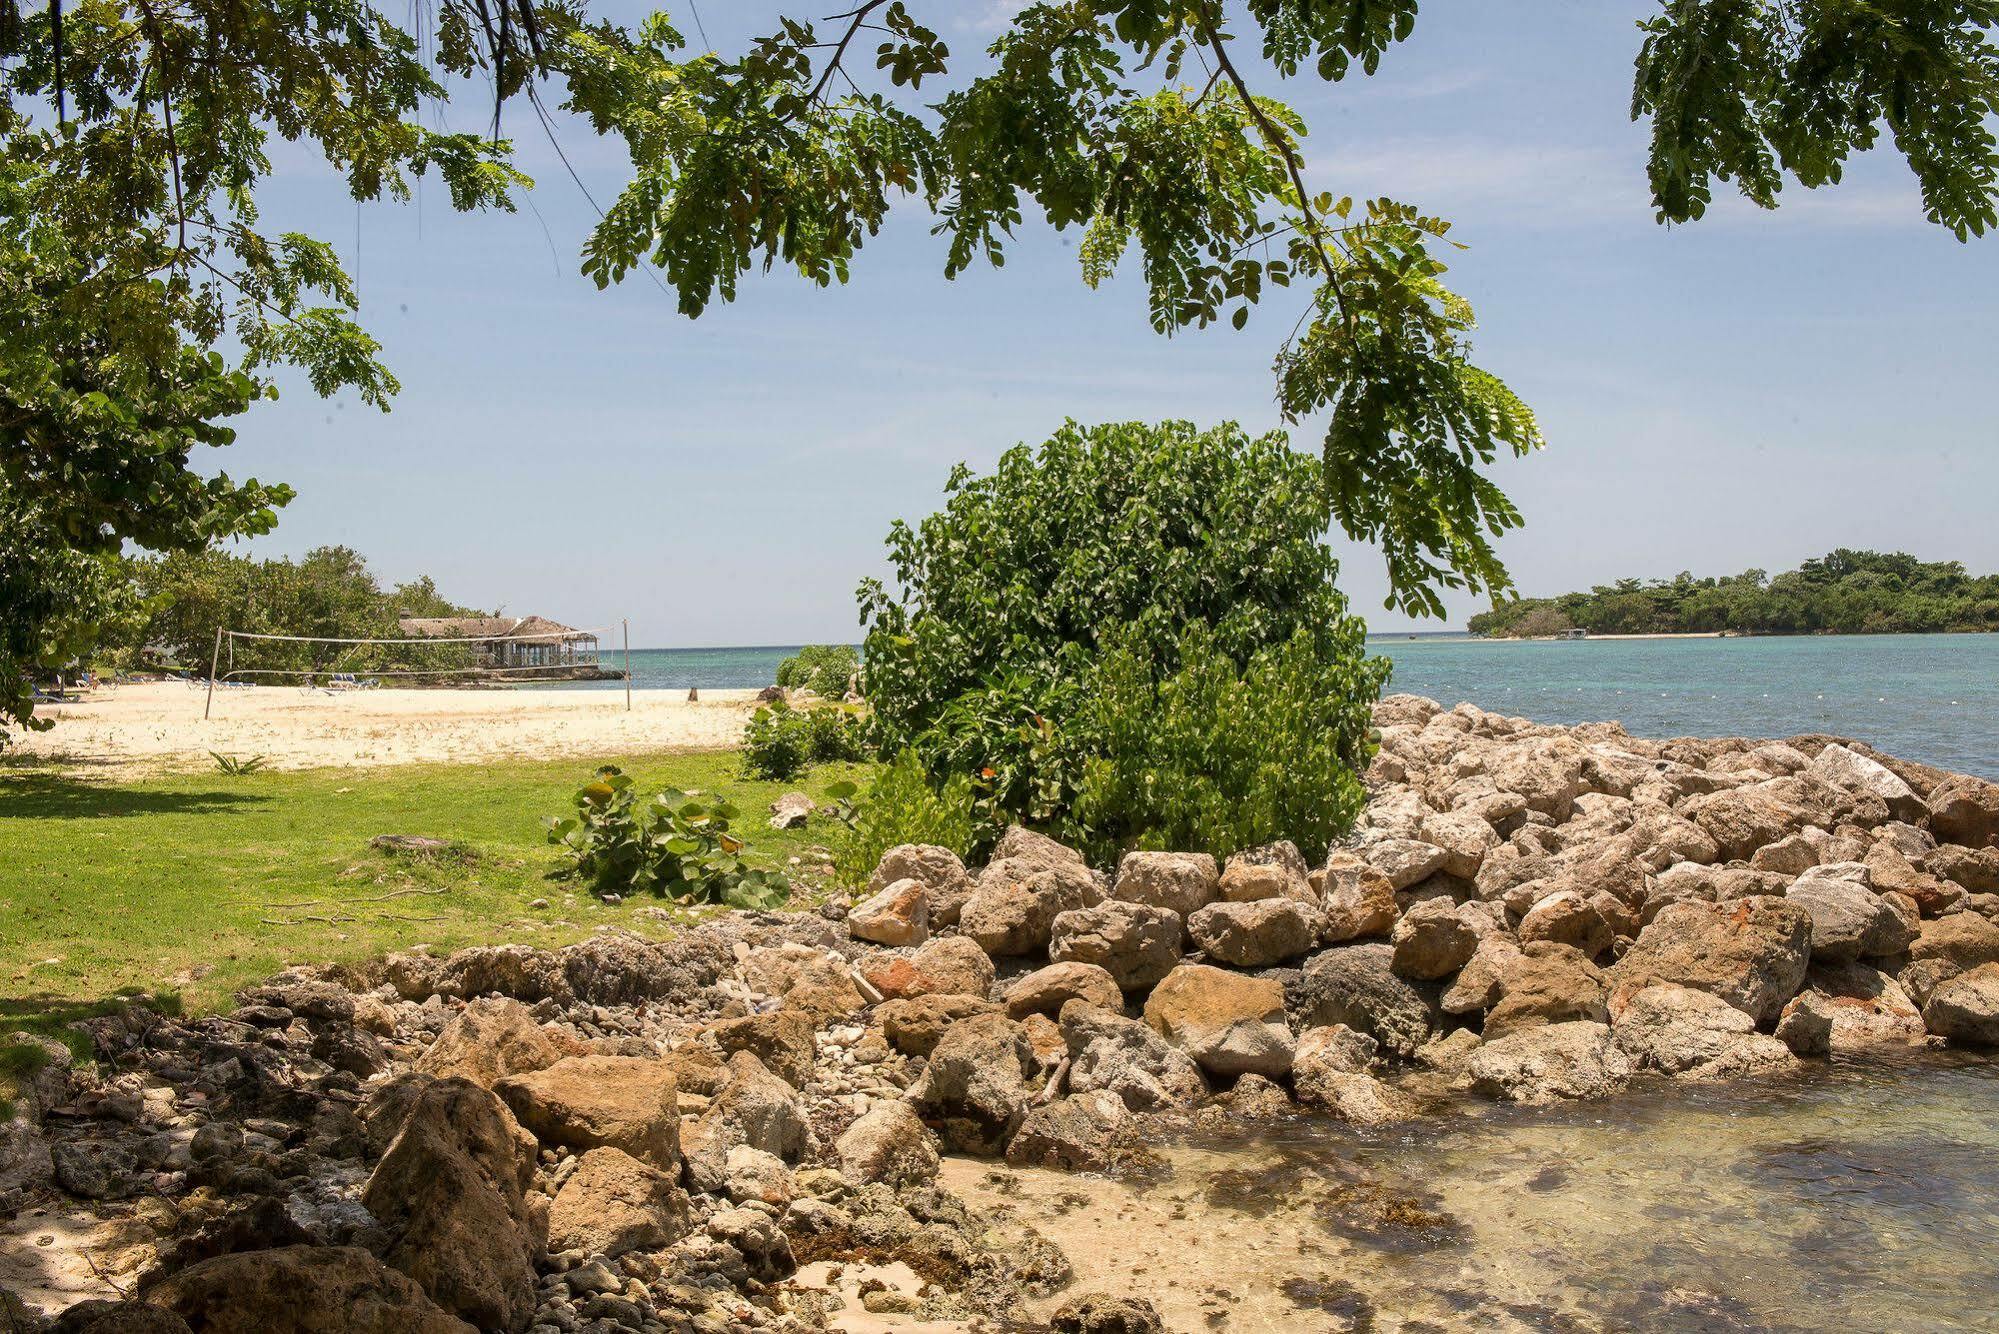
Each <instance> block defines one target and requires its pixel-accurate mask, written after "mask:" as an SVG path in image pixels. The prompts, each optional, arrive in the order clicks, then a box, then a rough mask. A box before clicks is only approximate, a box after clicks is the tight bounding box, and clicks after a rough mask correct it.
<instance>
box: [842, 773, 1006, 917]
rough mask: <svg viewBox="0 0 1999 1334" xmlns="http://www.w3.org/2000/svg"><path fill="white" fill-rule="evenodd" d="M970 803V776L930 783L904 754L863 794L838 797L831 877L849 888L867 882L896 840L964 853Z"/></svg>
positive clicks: (970, 834)
mask: <svg viewBox="0 0 1999 1334" xmlns="http://www.w3.org/2000/svg"><path fill="white" fill-rule="evenodd" d="M848 802H851V805H849V804H848ZM972 806H973V796H972V782H971V779H970V777H969V776H963V775H961V776H959V777H955V778H951V779H949V780H947V781H945V782H943V783H941V784H935V785H933V784H932V782H931V781H930V776H929V775H928V774H926V773H925V772H924V770H923V762H922V761H921V760H920V759H918V758H917V756H916V755H915V753H914V752H911V751H905V752H903V754H902V755H901V756H899V757H898V758H897V759H896V761H895V763H893V764H890V765H888V766H887V767H885V768H883V769H882V770H881V771H880V772H879V773H877V775H876V776H875V782H874V786H873V787H872V788H871V789H869V791H868V793H867V795H866V796H865V797H862V798H860V799H859V800H858V801H854V800H852V798H851V796H850V797H849V798H847V799H846V800H843V801H842V803H841V813H842V819H843V820H844V821H845V823H846V825H847V834H846V837H845V838H844V839H842V840H841V843H840V846H839V848H838V849H837V850H836V851H835V853H834V856H833V876H834V879H835V880H836V881H838V882H839V883H840V884H842V885H845V886H848V887H849V888H858V887H860V886H861V885H864V884H866V883H867V880H868V877H869V876H871V875H873V874H874V870H875V866H876V865H877V864H878V863H880V861H881V859H882V854H883V853H885V852H887V851H888V850H889V849H890V848H892V847H894V846H896V845H897V844H898V843H935V844H936V845H937V846H939V847H944V848H949V849H951V850H952V851H953V852H955V853H957V854H958V855H959V856H961V857H962V856H965V855H966V854H967V853H969V852H970V851H971V849H972V844H973V839H974V835H975V831H976V828H977V823H976V820H975V817H974V815H973V810H972Z"/></svg>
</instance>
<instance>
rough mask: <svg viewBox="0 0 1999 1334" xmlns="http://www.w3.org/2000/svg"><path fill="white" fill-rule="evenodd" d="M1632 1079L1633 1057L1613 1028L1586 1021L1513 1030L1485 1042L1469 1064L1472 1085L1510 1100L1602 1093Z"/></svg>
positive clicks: (1467, 1072) (1468, 1078) (1467, 1077)
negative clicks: (1616, 1038) (1614, 1036)
mask: <svg viewBox="0 0 1999 1334" xmlns="http://www.w3.org/2000/svg"><path fill="white" fill-rule="evenodd" d="M1630 1078H1631V1058H1630V1057H1629V1056H1627V1055H1626V1054H1625V1053H1624V1051H1623V1049H1622V1048H1620V1047H1618V1046H1617V1044H1616V1043H1614V1042H1612V1041H1611V1039H1610V1029H1609V1028H1608V1027H1606V1026H1605V1025H1603V1024H1595V1023H1590V1022H1588V1021H1586V1020H1577V1021H1575V1022H1573V1023H1566V1024H1544V1025H1541V1026H1539V1027H1536V1028H1526V1029H1521V1030H1519V1031H1517V1032H1513V1033H1509V1034H1507V1035H1506V1036H1505V1037H1502V1038H1496V1039H1494V1040H1493V1041H1491V1042H1487V1043H1484V1044H1482V1045H1481V1046H1480V1047H1479V1048H1478V1049H1477V1050H1476V1051H1474V1052H1473V1053H1472V1054H1471V1059H1470V1060H1469V1061H1467V1062H1466V1064H1465V1080H1466V1083H1467V1084H1468V1085H1469V1086H1470V1087H1471V1088H1472V1089H1474V1090H1476V1091H1477V1092H1479V1093H1482V1094H1484V1095H1486V1096H1487V1097H1490V1098H1500V1099H1503V1100H1505V1101H1507V1102H1526V1103H1543V1102H1553V1101H1555V1100H1557V1099H1560V1098H1600V1097H1604V1096H1606V1095H1608V1094H1611V1093H1615V1092H1617V1091H1618V1090H1619V1089H1621V1088H1623V1087H1624V1085H1625V1084H1626V1083H1627V1082H1629V1080H1630Z"/></svg>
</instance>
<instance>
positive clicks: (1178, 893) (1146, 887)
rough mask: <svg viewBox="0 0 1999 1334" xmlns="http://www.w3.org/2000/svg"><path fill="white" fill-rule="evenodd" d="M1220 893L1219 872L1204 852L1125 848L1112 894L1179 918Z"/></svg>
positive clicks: (1114, 896)
mask: <svg viewBox="0 0 1999 1334" xmlns="http://www.w3.org/2000/svg"><path fill="white" fill-rule="evenodd" d="M1220 893H1221V872H1220V871H1219V870H1217V869H1216V867H1215V859H1214V858H1213V857H1211V856H1209V855H1208V854H1207V853H1205V852H1127V853H1126V854H1125V855H1124V860H1123V861H1121V862H1119V863H1118V869H1117V880H1116V881H1115V882H1114V883H1113V884H1112V886H1111V897H1112V898H1114V899H1123V900H1125V901H1127V902H1130V903H1144V904H1150V905H1151V906H1152V907H1155V908H1164V909H1166V910H1167V911H1169V912H1174V913H1178V914H1179V915H1180V918H1181V920H1182V921H1185V920H1186V919H1187V918H1188V917H1190V916H1192V915H1193V914H1194V913H1195V912H1198V911H1199V910H1200V909H1202V908H1205V907H1207V906H1208V905H1209V904H1210V903H1213V902H1214V901H1215V899H1216V898H1217V897H1218V896H1219V895H1220Z"/></svg>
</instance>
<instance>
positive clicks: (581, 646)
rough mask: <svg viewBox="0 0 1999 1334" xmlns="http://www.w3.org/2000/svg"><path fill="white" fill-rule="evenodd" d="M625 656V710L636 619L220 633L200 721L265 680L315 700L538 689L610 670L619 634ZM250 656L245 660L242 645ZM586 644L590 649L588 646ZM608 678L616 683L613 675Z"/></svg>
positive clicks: (629, 692)
mask: <svg viewBox="0 0 1999 1334" xmlns="http://www.w3.org/2000/svg"><path fill="white" fill-rule="evenodd" d="M614 633H615V634H616V635H617V636H618V638H619V641H620V644H619V649H620V651H622V653H623V655H624V664H623V666H624V670H623V673H622V675H623V677H624V681H625V708H626V709H627V710H630V708H631V705H632V638H631V623H630V621H628V620H626V621H620V622H619V623H618V625H617V626H616V628H615V631H614V630H613V629H611V628H605V629H597V630H576V629H571V628H568V627H563V628H561V629H556V630H533V631H526V632H522V633H514V632H509V633H505V634H487V635H406V636H398V637H394V638H363V637H358V636H357V637H351V638H349V637H340V636H332V635H281V634H270V633H267V632H264V631H257V630H230V629H226V628H222V629H217V630H216V632H215V651H214V655H213V657H212V658H211V659H210V662H209V668H208V680H207V682H206V687H207V690H206V700H205V702H204V703H203V705H202V710H201V716H202V717H203V718H207V717H208V716H209V715H210V713H211V712H212V710H213V709H214V707H215V691H216V688H217V687H218V686H220V687H223V688H224V689H227V688H230V687H232V686H242V685H250V684H255V683H256V680H255V679H256V678H259V677H265V678H273V679H278V680H283V679H286V678H291V679H295V680H297V681H298V683H299V686H300V688H301V689H302V690H303V691H305V692H306V693H308V694H311V693H320V694H328V695H333V694H343V693H346V692H349V691H354V690H367V689H372V688H374V687H377V686H380V685H381V684H382V683H383V681H384V680H409V681H412V682H419V683H420V682H422V681H424V680H426V679H429V680H438V679H440V678H456V679H459V680H465V681H494V682H499V683H507V682H519V683H531V682H534V681H536V680H550V679H555V678H557V677H559V676H561V675H562V674H568V675H570V676H575V675H577V674H578V673H579V672H581V671H584V670H586V669H596V670H597V671H600V672H601V671H603V670H605V668H604V664H603V660H604V658H606V657H607V656H610V655H611V652H612V650H608V649H605V648H602V647H600V645H602V644H603V643H604V641H606V640H608V639H610V638H611V636H612V635H613V634H614ZM239 644H241V645H243V646H244V649H245V652H244V653H243V654H242V657H241V660H240V661H239V657H238V652H237V646H238V645H239ZM586 645H587V647H585V646H586ZM609 679H616V678H615V677H611V678H609Z"/></svg>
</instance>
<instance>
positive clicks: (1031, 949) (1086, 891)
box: [958, 829, 1103, 958]
mask: <svg viewBox="0 0 1999 1334" xmlns="http://www.w3.org/2000/svg"><path fill="white" fill-rule="evenodd" d="M1008 832H1009V834H1012V833H1021V832H1024V831H1020V830H1018V829H1015V830H1009V831H1008ZM1029 837H1033V838H1039V837H1040V835H1038V834H1037V835H1029ZM1042 841H1043V842H1048V840H1045V839H1044V840H1042ZM1049 846H1051V847H1056V848H1060V847H1061V845H1060V844H1057V843H1049ZM1063 851H1065V852H1066V851H1067V849H1063ZM1102 897H1103V896H1102V894H1100V893H1099V892H1098V890H1097V882H1096V880H1095V878H1094V877H1092V876H1091V875H1090V869H1089V868H1088V867H1087V866H1084V865H1083V864H1082V862H1081V861H1080V860H1074V861H1071V860H1067V859H1063V858H1058V857H1053V856H1048V855H1044V856H1042V857H1040V858H1036V859H1026V858H1019V857H1004V858H999V859H997V860H995V861H994V862H993V863H992V864H991V865H989V866H987V867H986V869H985V870H984V871H982V872H981V873H980V874H979V887H978V889H977V890H975V891H974V892H973V894H972V897H971V898H970V899H968V900H966V902H965V909H964V912H963V913H962V914H960V916H959V918H958V929H959V930H960V931H962V932H963V933H964V934H965V935H967V936H970V937H971V938H972V939H973V940H974V941H976V942H978V945H979V948H980V949H982V950H984V951H985V952H986V953H987V954H990V955H992V956H993V957H994V958H1003V957H1008V956H1013V955H1021V954H1038V953H1040V952H1041V951H1042V950H1045V949H1047V948H1048V939H1049V936H1050V934H1051V933H1052V931H1053V929H1054V926H1055V919H1056V917H1057V916H1059V915H1060V914H1062V913H1065V912H1069V911H1071V910H1072V909H1075V908H1089V907H1093V906H1095V904H1096V903H1097V902H1098V901H1099V900H1100V899H1101V898H1102Z"/></svg>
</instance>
